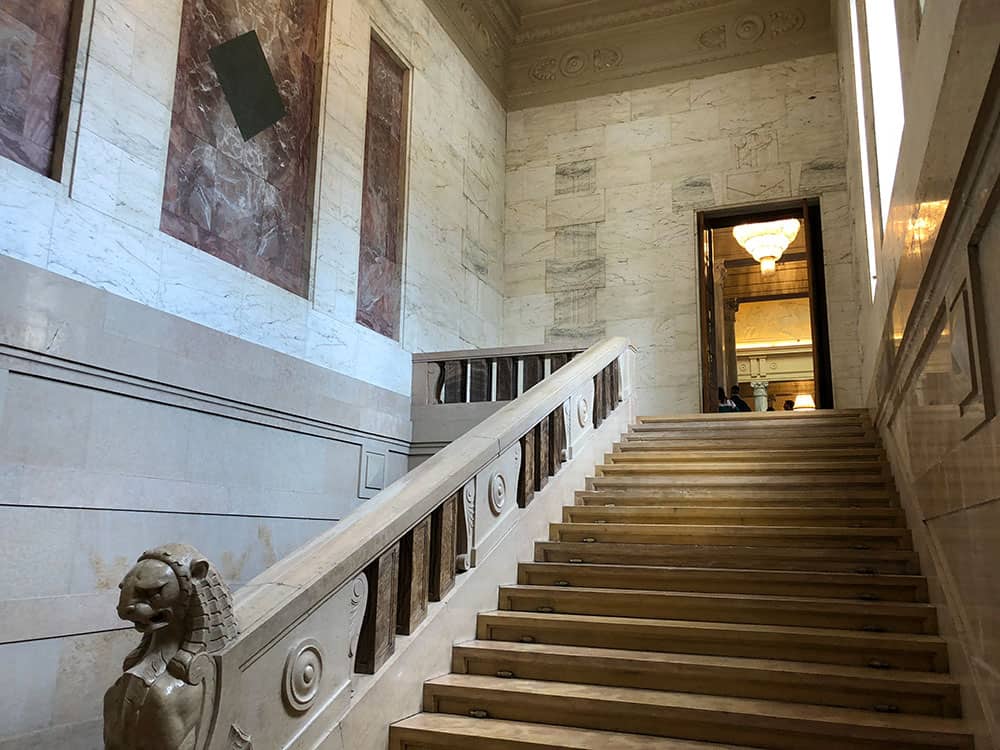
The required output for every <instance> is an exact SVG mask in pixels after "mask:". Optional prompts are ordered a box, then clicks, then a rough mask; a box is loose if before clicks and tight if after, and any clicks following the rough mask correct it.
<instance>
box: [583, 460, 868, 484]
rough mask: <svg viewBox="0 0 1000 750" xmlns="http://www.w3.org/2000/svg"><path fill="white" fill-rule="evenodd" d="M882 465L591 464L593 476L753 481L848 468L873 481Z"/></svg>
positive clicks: (847, 462) (836, 462)
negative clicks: (701, 476) (699, 476)
mask: <svg viewBox="0 0 1000 750" xmlns="http://www.w3.org/2000/svg"><path fill="white" fill-rule="evenodd" d="M884 471H885V470H884V468H883V466H882V464H881V463H879V462H878V461H850V460H833V459H831V460H829V461H806V460H802V461H783V462H779V461H771V462H768V463H751V462H738V461H726V462H720V461H686V462H679V461H675V462H667V463H646V462H637V461H632V462H628V461H625V462H621V463H616V462H614V461H612V462H611V463H603V464H597V465H596V466H595V467H594V472H595V475H596V476H599V477H600V476H608V477H610V476H649V475H652V476H659V475H664V476H666V475H670V476H675V475H678V474H682V475H683V474H695V475H697V474H712V475H713V476H717V475H725V476H727V477H749V476H752V477H754V481H756V479H757V478H758V477H759V476H771V475H772V474H777V476H778V477H780V478H782V479H788V480H792V479H795V480H799V479H803V478H806V477H814V476H817V475H822V474H842V473H844V472H850V473H851V474H852V475H857V474H861V475H865V476H867V475H873V477H871V479H872V481H874V480H875V479H879V478H884ZM823 479H824V481H826V482H835V483H839V482H840V481H841V477H840V476H837V477H836V478H833V477H828V476H827V477H823Z"/></svg>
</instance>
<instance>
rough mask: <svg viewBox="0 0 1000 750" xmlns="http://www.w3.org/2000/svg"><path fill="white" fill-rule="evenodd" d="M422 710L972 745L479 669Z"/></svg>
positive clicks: (871, 724) (959, 732) (935, 727)
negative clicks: (488, 674) (490, 673)
mask: <svg viewBox="0 0 1000 750" xmlns="http://www.w3.org/2000/svg"><path fill="white" fill-rule="evenodd" d="M424 710H425V711H435V712H441V713H452V714H457V715H473V714H475V713H477V712H480V711H483V712H485V714H486V718H496V719H501V720H516V721H527V722H533V723H540V724H545V723H549V724H561V725H564V726H579V727H583V728H587V729H600V730H608V731H620V732H631V733H636V732H638V733H641V734H650V735H655V736H666V737H676V738H680V739H693V740H699V741H708V742H737V743H740V744H747V745H751V746H753V747H760V748H769V749H771V750H802V749H803V748H806V747H808V748H811V749H812V750H843V748H844V745H845V743H849V744H851V745H852V746H853V747H857V748H865V749H866V750H876V749H877V750H917V749H918V748H919V749H921V750H922V749H923V748H955V749H961V750H965V749H966V748H971V742H972V738H971V736H970V735H969V734H968V732H967V731H966V729H965V727H964V725H963V724H962V722H960V721H957V720H955V719H945V718H939V717H931V716H918V715H894V714H876V713H873V712H868V711H860V710H856V709H849V708H834V707H829V706H812V705H803V704H792V703H784V702H779V701H764V700H758V699H752V698H733V697H725V696H707V695H695V694H691V693H676V692H667V691H657V690H641V689H637V688H621V687H609V686H597V685H580V684H577V683H561V682H546V681H539V680H519V679H502V678H498V677H485V676H479V675H456V674H452V675H445V676H443V677H440V678H437V679H434V680H431V681H429V682H427V683H426V684H425V685H424Z"/></svg>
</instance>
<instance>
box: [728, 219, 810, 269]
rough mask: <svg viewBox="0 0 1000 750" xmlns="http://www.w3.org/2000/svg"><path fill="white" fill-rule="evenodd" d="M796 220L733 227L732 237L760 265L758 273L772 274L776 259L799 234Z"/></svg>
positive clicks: (799, 225)
mask: <svg viewBox="0 0 1000 750" xmlns="http://www.w3.org/2000/svg"><path fill="white" fill-rule="evenodd" d="M801 226H802V222H800V221H799V220H798V219H782V220H780V221H762V222H759V223H756V224H740V225H739V226H736V227H733V237H735V238H736V241H737V242H739V243H740V245H742V246H743V248H744V249H745V250H746V251H747V252H748V253H750V255H752V256H753V259H754V260H755V261H757V262H758V263H760V272H761V273H763V274H768V273H774V269H775V266H776V265H777V263H778V259H779V258H781V255H782V253H784V252H785V250H787V249H788V246H789V245H790V244H792V240H794V239H795V238H796V237H797V236H798V234H799V227H801Z"/></svg>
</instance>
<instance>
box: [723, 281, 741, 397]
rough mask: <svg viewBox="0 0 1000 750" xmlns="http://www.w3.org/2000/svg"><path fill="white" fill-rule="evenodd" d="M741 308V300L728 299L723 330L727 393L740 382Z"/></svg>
mask: <svg viewBox="0 0 1000 750" xmlns="http://www.w3.org/2000/svg"><path fill="white" fill-rule="evenodd" d="M739 309H740V302H739V300H736V299H727V300H726V308H725V323H724V328H723V330H724V331H725V338H724V341H723V356H724V357H725V362H726V366H725V372H726V383H725V386H726V393H728V392H729V389H730V388H731V387H732V386H734V385H736V384H737V383H739V382H740V371H739V366H738V365H737V364H736V312H737V311H738V310H739Z"/></svg>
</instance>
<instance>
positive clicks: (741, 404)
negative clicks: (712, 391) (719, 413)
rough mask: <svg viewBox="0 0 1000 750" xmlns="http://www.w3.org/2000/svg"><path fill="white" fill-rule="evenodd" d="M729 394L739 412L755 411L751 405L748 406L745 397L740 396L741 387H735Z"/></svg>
mask: <svg viewBox="0 0 1000 750" xmlns="http://www.w3.org/2000/svg"><path fill="white" fill-rule="evenodd" d="M729 393H730V396H729V398H730V399H732V402H733V403H734V404H736V408H737V410H739V411H753V409H751V408H750V404H748V403H747V402H746V401H744V400H743V397H742V396H741V395H740V387H739V385H734V386H733V387H732V388H730V389H729Z"/></svg>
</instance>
